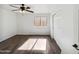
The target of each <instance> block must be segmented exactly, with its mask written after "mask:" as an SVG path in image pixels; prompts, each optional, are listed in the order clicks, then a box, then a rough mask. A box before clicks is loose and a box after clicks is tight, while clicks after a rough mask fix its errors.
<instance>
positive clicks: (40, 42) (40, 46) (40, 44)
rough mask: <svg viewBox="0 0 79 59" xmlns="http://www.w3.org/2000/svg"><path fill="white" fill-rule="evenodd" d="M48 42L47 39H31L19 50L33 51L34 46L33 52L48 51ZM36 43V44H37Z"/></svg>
mask: <svg viewBox="0 0 79 59" xmlns="http://www.w3.org/2000/svg"><path fill="white" fill-rule="evenodd" d="M46 40H47V39H45V38H29V39H28V40H27V41H26V42H25V43H24V44H23V45H21V46H20V47H19V48H18V49H17V50H31V49H32V47H33V46H34V47H33V49H32V50H46ZM36 41H37V42H36ZM35 42H36V44H35ZM34 44H35V45H34Z"/></svg>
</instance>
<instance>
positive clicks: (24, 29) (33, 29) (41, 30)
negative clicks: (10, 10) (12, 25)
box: [17, 14, 50, 35]
mask: <svg viewBox="0 0 79 59" xmlns="http://www.w3.org/2000/svg"><path fill="white" fill-rule="evenodd" d="M35 16H46V17H47V22H48V24H47V26H44V27H37V26H34V17H35ZM49 16H50V15H49V14H25V15H21V14H17V23H18V24H17V25H18V26H17V28H18V30H17V31H18V32H17V33H18V34H20V35H49V34H50V32H49V31H50V19H49Z"/></svg>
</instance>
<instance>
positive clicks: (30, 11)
mask: <svg viewBox="0 0 79 59" xmlns="http://www.w3.org/2000/svg"><path fill="white" fill-rule="evenodd" d="M26 11H28V12H31V13H34V11H30V10H26Z"/></svg>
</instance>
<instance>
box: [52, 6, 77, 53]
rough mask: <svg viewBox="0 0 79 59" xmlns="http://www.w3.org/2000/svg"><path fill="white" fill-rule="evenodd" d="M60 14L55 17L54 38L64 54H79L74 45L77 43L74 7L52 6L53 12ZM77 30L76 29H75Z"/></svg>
mask: <svg viewBox="0 0 79 59" xmlns="http://www.w3.org/2000/svg"><path fill="white" fill-rule="evenodd" d="M53 9H56V11H57V10H58V12H57V13H56V15H55V17H54V38H55V40H56V42H57V44H58V45H59V46H60V48H61V50H62V53H65V54H66V53H67V54H68V53H70V54H72V53H77V51H76V50H75V48H73V47H72V45H73V44H74V43H75V42H74V41H75V39H74V37H75V34H76V33H75V34H74V19H73V16H74V15H73V14H74V12H73V9H74V6H73V5H52V8H51V10H53ZM75 29H76V28H75Z"/></svg>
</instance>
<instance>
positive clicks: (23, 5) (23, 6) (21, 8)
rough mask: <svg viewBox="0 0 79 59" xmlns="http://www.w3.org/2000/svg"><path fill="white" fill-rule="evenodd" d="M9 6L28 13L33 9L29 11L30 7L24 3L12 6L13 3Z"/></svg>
mask: <svg viewBox="0 0 79 59" xmlns="http://www.w3.org/2000/svg"><path fill="white" fill-rule="evenodd" d="M10 6H11V7H14V8H17V9H16V10H12V11H20V12H25V11H27V12H30V13H34V11H31V10H30V9H31V7H29V6H26V5H25V4H21V5H20V6H19V7H17V6H14V5H10Z"/></svg>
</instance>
